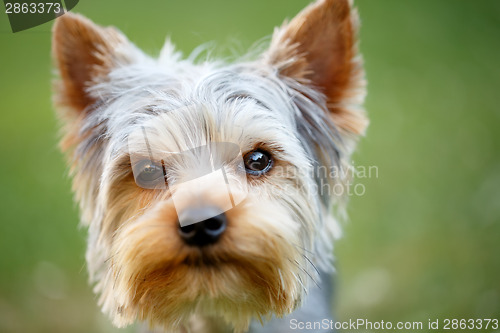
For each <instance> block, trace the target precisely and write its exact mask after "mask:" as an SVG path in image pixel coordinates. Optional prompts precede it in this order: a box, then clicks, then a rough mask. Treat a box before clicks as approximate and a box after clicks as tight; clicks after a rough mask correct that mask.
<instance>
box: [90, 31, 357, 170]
mask: <svg viewBox="0 0 500 333" xmlns="http://www.w3.org/2000/svg"><path fill="white" fill-rule="evenodd" d="M165 50H168V51H165ZM173 62H177V63H176V65H175V66H168V65H171V64H172V63H173ZM222 65H223V64H222V63H220V62H215V63H208V62H204V63H202V64H193V63H192V62H191V61H183V60H180V58H179V54H178V53H175V52H173V46H172V45H171V44H170V42H169V41H167V46H166V47H164V51H163V52H162V56H161V57H160V59H159V60H154V59H151V58H149V57H144V58H143V59H142V61H141V62H135V63H132V64H129V65H126V66H122V67H119V68H116V69H114V70H113V71H111V72H110V74H109V77H110V80H108V81H106V82H102V83H99V84H96V85H94V86H92V87H91V88H90V89H89V93H90V94H92V95H94V97H95V98H96V99H98V103H96V104H94V105H93V106H92V107H93V108H98V109H99V111H98V112H92V113H91V114H90V115H89V116H88V117H87V119H86V121H85V126H83V127H82V128H81V131H82V132H85V131H88V130H91V129H94V130H95V129H96V128H100V129H101V130H105V132H101V133H100V135H101V136H102V137H105V138H111V137H113V138H114V140H118V141H122V142H125V141H126V137H127V135H128V133H127V131H130V129H131V128H133V126H134V125H138V124H140V123H143V122H144V121H147V120H148V119H150V118H151V117H152V116H154V115H155V114H160V113H164V112H168V111H172V110H176V109H180V108H182V107H185V106H189V105H193V104H206V105H210V107H211V108H212V114H213V115H214V116H216V117H219V119H220V120H223V119H224V117H227V116H228V114H231V118H232V119H233V120H234V121H235V122H241V123H240V124H245V125H249V124H251V123H252V119H253V120H255V121H254V122H255V123H259V124H260V126H261V127H264V126H265V125H266V124H269V125H270V126H278V127H277V128H276V129H278V128H280V127H281V128H282V129H284V130H286V131H288V132H289V133H288V134H289V135H290V136H291V137H297V138H300V141H301V142H302V144H303V145H304V148H305V149H306V150H307V151H308V152H309V154H311V155H313V156H311V157H320V158H325V159H326V160H325V161H324V162H325V163H330V164H334V163H335V164H338V163H339V160H340V155H341V154H344V153H347V150H348V149H347V148H348V147H346V146H345V145H344V142H343V141H342V139H341V136H340V135H339V134H338V131H337V130H336V128H335V126H334V125H333V123H332V122H331V121H330V119H329V118H328V117H327V116H326V115H325V113H326V112H325V109H326V105H325V100H324V97H323V96H322V94H320V93H318V92H317V91H316V90H314V89H312V88H310V87H308V86H305V85H302V84H300V83H298V82H296V81H294V80H292V79H287V78H283V77H280V76H279V75H278V73H277V72H276V71H275V70H274V69H273V68H272V67H271V66H268V67H264V66H262V65H261V64H260V63H259V62H257V61H255V62H245V63H239V64H236V65H230V66H222ZM230 105H231V106H232V107H231V106H230ZM238 113H242V114H239V115H238ZM219 123H220V124H222V123H225V124H228V123H227V122H224V121H220V122H219ZM102 124H105V126H101V127H100V126H99V125H102ZM271 124H272V125H271ZM229 125H231V123H229ZM234 125H235V126H238V125H239V124H238V123H234ZM260 130H264V128H260V129H259V131H260ZM317 155H319V156H317ZM329 157H333V160H331V158H329Z"/></svg>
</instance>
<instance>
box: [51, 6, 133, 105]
mask: <svg viewBox="0 0 500 333" xmlns="http://www.w3.org/2000/svg"><path fill="white" fill-rule="evenodd" d="M127 47H133V45H132V44H131V43H130V42H129V41H128V40H127V39H126V37H125V36H124V35H122V34H121V33H120V32H119V31H118V30H116V29H115V28H111V27H109V28H103V27H100V26H98V25H96V24H94V23H93V22H92V21H90V20H88V19H87V18H85V17H83V16H81V15H78V14H72V13H70V12H68V13H65V14H64V15H62V16H60V17H59V18H57V19H56V21H55V23H54V27H53V29H52V56H53V58H54V60H55V63H56V67H57V69H58V72H59V75H60V80H59V81H58V82H56V91H55V93H56V102H57V103H58V104H60V105H63V106H67V107H69V108H70V109H71V110H72V111H75V112H76V113H77V114H78V113H81V112H82V111H83V110H85V109H86V108H87V107H88V106H90V105H91V104H93V103H94V102H96V98H95V97H94V96H92V95H91V94H90V93H88V88H89V87H90V86H91V85H92V84H95V83H99V82H103V81H104V80H106V79H107V75H108V74H109V72H110V71H111V70H112V69H113V68H114V67H116V66H118V65H119V64H123V63H128V62H130V61H131V59H130V57H129V56H128V55H127V52H123V51H124V48H127Z"/></svg>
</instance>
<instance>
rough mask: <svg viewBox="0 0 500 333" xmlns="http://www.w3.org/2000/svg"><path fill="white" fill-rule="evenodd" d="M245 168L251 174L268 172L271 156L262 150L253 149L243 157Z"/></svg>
mask: <svg viewBox="0 0 500 333" xmlns="http://www.w3.org/2000/svg"><path fill="white" fill-rule="evenodd" d="M243 160H244V162H245V169H246V171H247V173H249V174H251V175H256V176H260V175H262V174H264V173H266V172H268V171H269V170H270V169H271V167H272V164H273V160H272V159H271V156H270V155H269V154H268V153H267V152H265V151H262V150H253V151H251V152H249V153H247V154H246V155H245V157H244V158H243Z"/></svg>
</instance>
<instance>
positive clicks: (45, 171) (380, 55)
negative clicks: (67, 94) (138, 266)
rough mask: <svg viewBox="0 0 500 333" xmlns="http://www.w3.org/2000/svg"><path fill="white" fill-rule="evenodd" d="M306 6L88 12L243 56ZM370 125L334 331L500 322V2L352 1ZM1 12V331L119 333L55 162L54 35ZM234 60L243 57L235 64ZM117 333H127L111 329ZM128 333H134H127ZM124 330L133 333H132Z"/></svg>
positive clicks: (125, 4) (342, 253)
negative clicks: (370, 170)
mask: <svg viewBox="0 0 500 333" xmlns="http://www.w3.org/2000/svg"><path fill="white" fill-rule="evenodd" d="M307 3H308V1H305V0H279V1H278V0H273V1H266V0H258V1H257V0H254V1H221V0H216V1H215V0H214V1H201V0H196V1H189V2H188V1H186V2H181V1H160V0H154V1H153V0H150V1H142V2H140V1H118V0H109V1H106V2H105V3H104V1H85V0H81V1H80V3H79V4H78V5H77V7H76V8H75V10H74V11H75V12H80V13H83V14H85V15H86V16H88V17H90V18H91V19H92V20H94V21H95V22H97V23H100V24H104V25H110V24H112V25H116V26H118V27H119V28H120V29H121V30H122V31H123V32H125V33H126V34H127V35H128V36H129V38H130V39H131V40H132V41H133V42H135V43H136V44H137V45H138V46H139V47H141V48H143V49H144V50H146V51H147V52H149V53H150V54H157V53H158V51H159V49H160V47H161V45H162V43H163V41H164V39H165V36H166V35H167V34H170V35H171V37H172V39H173V41H174V43H176V44H177V46H178V48H179V49H180V50H182V51H183V52H184V54H188V53H189V52H191V51H192V50H193V48H195V47H196V46H197V45H199V44H200V43H204V42H207V41H215V42H216V45H218V46H220V47H221V48H222V51H221V52H220V54H222V55H229V54H232V53H234V52H236V53H239V54H242V53H244V51H245V50H247V49H248V48H249V47H250V46H251V45H252V44H253V43H254V42H255V41H256V40H259V39H261V38H262V37H264V36H266V35H269V34H270V33H271V32H272V29H273V27H274V26H276V25H279V24H281V22H282V21H283V19H284V18H286V17H289V18H291V17H293V16H294V15H295V14H296V13H297V12H298V11H299V10H300V9H301V8H303V7H304V6H305V5H306V4H307ZM356 3H357V6H358V8H359V11H360V15H361V19H362V31H361V49H362V51H363V54H364V59H365V63H366V70H367V76H368V80H369V95H368V98H367V102H366V107H367V109H368V112H369V115H370V118H371V126H370V128H369V131H368V134H367V137H366V138H364V139H363V140H362V141H361V143H360V146H359V150H358V152H357V154H356V156H355V161H356V165H361V166H376V167H377V168H378V177H371V178H368V179H358V182H359V183H360V184H363V186H365V189H366V193H365V194H364V195H362V196H353V197H352V198H351V202H350V205H349V209H348V210H349V216H350V221H349V222H348V223H346V225H345V227H344V238H343V239H342V240H341V241H339V242H338V243H337V246H336V255H337V267H338V283H337V287H338V289H337V295H336V298H335V299H336V303H337V305H336V313H337V316H338V318H339V319H343V320H347V319H349V318H353V319H356V318H366V319H369V320H371V321H380V320H385V321H389V320H390V321H406V320H409V321H424V322H425V323H426V322H427V320H428V319H429V318H432V319H437V318H441V319H443V318H458V319H461V318H466V319H467V318H492V317H495V318H499V317H500V257H499V254H500V251H499V249H500V154H499V151H500V126H499V125H500V107H499V104H500V101H499V99H498V97H499V95H500V91H499V90H500V89H499V88H500V66H499V64H498V62H499V60H500V1H495V0H492V1H486V0H482V1H468V0H447V1H444V0H440V1H436V0H411V1H410V0H407V1H401V0H383V1H374V0H357V2H356ZM51 24H52V23H47V24H44V25H42V26H40V27H37V28H34V29H31V30H27V31H24V32H20V33H16V34H13V33H11V32H10V28H9V25H8V20H7V16H6V14H5V13H3V12H2V13H0V51H1V52H0V156H1V157H0V158H1V162H0V332H114V331H115V329H113V328H112V327H111V325H110V324H109V323H108V320H107V319H106V318H105V317H104V316H103V315H101V314H100V312H99V310H98V309H97V307H96V305H95V303H96V302H95V297H94V296H93V294H92V292H91V288H90V287H89V286H88V285H87V282H86V280H87V273H86V267H85V264H84V251H85V237H86V232H85V230H81V229H79V228H77V221H78V212H77V208H76V205H75V204H74V203H73V201H72V196H71V194H70V181H69V179H68V177H67V168H66V167H65V165H64V162H63V158H62V156H61V154H60V153H59V151H58V149H57V147H56V146H57V137H58V136H57V122H56V121H55V119H54V115H53V111H52V108H51V97H50V95H51V86H50V80H51V77H52V76H51V59H50V27H51ZM235 50H236V51H235ZM116 331H117V332H118V331H120V330H116ZM121 331H124V330H121ZM126 331H132V329H128V330H126Z"/></svg>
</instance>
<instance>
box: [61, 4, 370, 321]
mask: <svg viewBox="0 0 500 333" xmlns="http://www.w3.org/2000/svg"><path fill="white" fill-rule="evenodd" d="M356 20H357V16H356V13H355V11H354V10H353V9H352V8H351V6H350V5H349V3H348V2H347V1H344V0H325V1H319V2H317V3H315V4H313V5H311V6H309V7H308V8H306V9H305V10H304V11H303V12H302V13H300V14H299V15H298V16H297V17H296V18H295V19H294V20H292V21H291V22H290V23H289V24H285V25H284V26H283V27H282V28H280V29H277V30H276V31H275V33H274V35H273V39H272V41H271V45H270V47H269V49H268V50H267V51H265V52H264V53H263V54H262V55H261V56H260V57H259V58H258V59H256V60H253V61H245V62H240V63H236V64H233V65H223V64H221V63H200V64H196V63H193V62H191V61H187V60H181V58H180V55H179V54H177V53H176V52H174V51H173V47H172V45H171V44H170V42H167V43H166V45H165V47H164V49H163V50H162V52H161V55H160V57H159V58H158V59H152V58H150V57H148V56H146V55H145V54H143V53H142V52H141V51H140V50H138V49H137V48H136V47H135V46H134V45H133V44H131V43H130V42H129V41H128V40H127V39H126V38H125V37H124V36H123V35H122V34H121V33H119V32H118V31H117V30H115V29H113V28H101V27H99V26H96V25H95V24H93V23H92V22H90V21H89V20H87V19H85V18H83V17H81V16H78V15H71V14H69V13H68V14H65V15H64V16H62V17H60V18H58V19H57V21H56V24H55V27H54V39H53V54H54V57H55V59H56V64H57V67H58V70H59V73H60V77H61V79H60V80H59V81H58V82H57V83H56V94H55V97H56V103H57V106H58V111H59V112H60V113H59V114H60V117H61V118H62V120H63V122H64V128H63V134H64V137H63V140H62V142H61V146H62V148H63V150H64V151H66V152H67V153H68V155H69V158H70V162H71V165H72V172H73V176H74V182H73V189H74V191H75V194H76V198H77V200H78V201H79V203H80V208H81V212H82V222H83V223H84V224H86V225H88V226H89V230H90V236H89V247H88V251H87V262H88V268H89V271H90V274H91V279H92V281H94V282H95V283H96V292H98V293H99V294H100V302H101V304H102V306H103V309H104V310H105V311H106V312H107V313H109V314H110V316H111V317H112V318H113V320H114V323H115V324H117V325H119V326H124V325H127V324H130V323H132V322H134V321H135V320H136V319H139V320H143V321H149V322H151V323H152V324H153V325H159V326H164V327H167V328H177V327H179V326H180V325H185V324H186V323H187V322H188V321H189V320H190V318H191V317H192V316H193V315H200V316H203V317H220V318H222V319H223V320H224V321H225V322H227V323H229V324H230V325H231V326H233V327H235V328H236V329H239V330H244V329H245V328H246V327H248V324H249V322H250V320H251V319H252V318H261V317H264V318H268V317H270V316H271V315H276V316H282V315H285V314H288V313H290V312H291V311H293V310H294V309H295V308H296V307H297V306H298V305H299V304H300V301H301V299H302V296H303V295H304V292H305V291H306V290H307V287H308V284H309V283H310V282H311V281H312V280H314V279H316V278H317V273H316V270H317V269H323V270H328V269H329V267H330V265H331V256H332V253H331V252H332V241H333V239H334V238H335V237H336V236H338V226H337V224H336V222H335V220H334V219H332V218H330V217H329V213H330V210H331V208H332V205H333V204H334V203H335V201H336V198H335V196H333V195H331V194H330V193H329V191H328V186H333V185H334V184H338V183H342V179H334V178H332V177H329V174H330V173H329V172H324V171H325V170H331V168H332V167H336V168H343V167H345V165H346V162H347V160H348V158H349V155H350V153H351V152H352V149H353V146H354V142H355V140H356V137H357V136H358V135H359V134H361V133H362V132H363V131H364V129H365V127H366V123H367V122H366V119H365V117H364V113H363V112H362V110H361V109H360V108H359V106H360V104H361V102H362V99H363V97H364V80H363V72H362V69H361V65H360V61H359V59H358V57H357V50H356V40H355V34H356V28H357V21H356ZM322 168H323V169H322ZM318 170H323V172H318ZM325 185H326V186H327V188H326V189H325Z"/></svg>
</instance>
